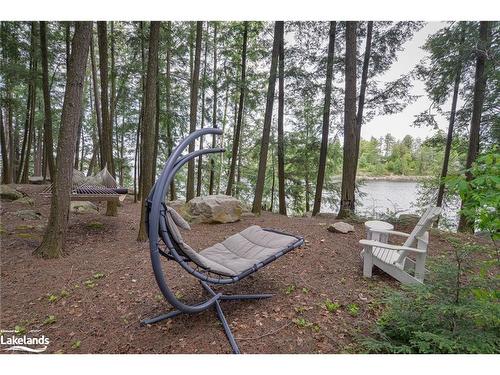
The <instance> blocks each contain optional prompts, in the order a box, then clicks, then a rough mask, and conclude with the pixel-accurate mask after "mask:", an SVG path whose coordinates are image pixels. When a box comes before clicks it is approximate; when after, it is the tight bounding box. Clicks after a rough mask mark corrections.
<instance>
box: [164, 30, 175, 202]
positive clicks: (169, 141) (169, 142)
mask: <svg viewBox="0 0 500 375" xmlns="http://www.w3.org/2000/svg"><path fill="white" fill-rule="evenodd" d="M171 38H172V22H170V21H168V22H167V76H166V87H165V101H166V105H167V113H166V117H167V118H166V120H167V149H168V156H170V154H171V153H172V150H173V148H174V140H173V137H172V96H171V80H172V76H171V73H170V65H171V59H172V40H171ZM174 180H175V179H173V180H172V182H171V183H170V190H169V192H170V200H172V201H173V200H176V199H177V194H176V191H175V181H174Z"/></svg>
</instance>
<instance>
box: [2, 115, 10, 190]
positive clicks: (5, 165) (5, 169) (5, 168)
mask: <svg viewBox="0 0 500 375" xmlns="http://www.w3.org/2000/svg"><path fill="white" fill-rule="evenodd" d="M0 126H1V128H0V145H1V151H2V184H8V183H9V182H10V180H9V159H8V157H7V153H8V150H7V141H6V137H5V130H6V129H5V126H4V122H3V109H2V108H0Z"/></svg>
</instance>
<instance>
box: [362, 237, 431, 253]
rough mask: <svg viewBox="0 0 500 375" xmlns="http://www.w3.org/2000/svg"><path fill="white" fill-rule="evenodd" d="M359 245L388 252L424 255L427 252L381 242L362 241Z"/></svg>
mask: <svg viewBox="0 0 500 375" xmlns="http://www.w3.org/2000/svg"><path fill="white" fill-rule="evenodd" d="M359 243H360V244H361V245H363V246H368V247H381V248H383V249H387V250H394V251H410V252H413V253H421V254H424V253H426V252H427V251H426V250H423V249H415V248H413V247H407V246H399V245H391V244H388V243H385V242H379V241H373V240H361V241H359Z"/></svg>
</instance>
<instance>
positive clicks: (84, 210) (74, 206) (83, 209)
mask: <svg viewBox="0 0 500 375" xmlns="http://www.w3.org/2000/svg"><path fill="white" fill-rule="evenodd" d="M69 210H70V212H72V213H74V214H96V213H98V212H99V210H98V208H97V206H96V205H95V204H94V203H92V202H87V201H72V202H71V204H70V206H69Z"/></svg>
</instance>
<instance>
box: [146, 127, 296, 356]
mask: <svg viewBox="0 0 500 375" xmlns="http://www.w3.org/2000/svg"><path fill="white" fill-rule="evenodd" d="M207 134H214V136H215V135H220V134H222V130H220V129H217V128H205V129H200V130H197V131H195V132H193V133H191V134H190V135H189V136H187V137H186V138H185V139H184V140H183V141H182V142H181V143H180V144H179V145H178V146H177V147H176V148H175V149H174V150H173V151H172V153H171V155H170V157H169V158H168V160H167V162H166V164H165V167H164V169H163V171H162V173H161V175H160V177H159V178H158V180H157V181H156V183H155V185H154V186H153V188H152V189H151V191H150V193H149V196H148V198H147V200H146V208H147V215H146V226H147V232H148V237H149V246H150V255H151V263H152V266H153V272H154V275H155V278H156V282H157V284H158V286H159V288H160V290H161V292H162V294H163V295H164V297H165V299H166V300H167V301H168V302H169V303H170V304H171V305H172V306H173V307H174V308H175V310H174V311H171V312H169V313H166V314H164V315H160V316H157V317H155V318H152V319H146V320H143V321H142V322H141V323H142V324H153V323H157V322H160V321H162V320H165V319H169V318H173V317H175V316H177V315H180V314H194V313H198V312H201V311H205V310H207V309H209V308H212V307H214V308H215V311H216V313H217V316H218V318H219V319H220V321H221V323H222V326H223V328H224V331H225V333H226V336H227V338H228V340H229V343H230V344H231V348H232V350H233V352H234V353H240V350H239V348H238V345H237V343H236V340H235V338H234V336H233V334H232V332H231V329H230V327H229V325H228V323H227V321H226V318H225V316H224V313H223V311H222V308H221V302H222V301H235V300H253V299H262V298H269V297H272V294H250V295H226V294H223V293H216V292H215V291H214V290H213V289H212V288H211V287H210V285H227V284H232V283H236V282H238V281H240V280H242V279H243V278H245V277H247V276H248V275H251V274H253V273H255V272H256V271H258V270H259V269H260V268H262V267H264V266H265V265H267V264H269V263H271V262H272V261H274V260H276V259H278V258H279V257H281V256H282V255H284V254H286V253H287V252H289V251H291V250H293V249H296V248H298V247H300V246H301V245H303V243H304V240H303V238H302V237H300V236H296V235H292V234H286V233H283V232H280V231H277V230H274V229H268V228H261V227H259V226H257V225H253V226H250V227H249V228H247V229H245V230H243V231H241V232H240V233H237V234H234V235H232V236H230V237H229V238H227V239H226V240H224V241H223V242H221V243H217V244H215V245H212V246H210V247H208V248H206V249H204V250H203V251H200V252H196V251H194V250H193V249H192V248H191V247H190V246H189V245H188V244H187V243H186V242H185V241H184V239H183V238H182V235H181V233H180V231H179V227H180V228H183V229H190V227H189V224H188V223H187V222H186V221H184V219H183V218H182V217H181V216H180V215H179V214H178V213H177V212H176V211H175V210H173V209H172V208H170V207H168V206H167V205H166V204H165V203H164V202H165V197H166V194H167V189H168V187H169V186H170V182H171V181H172V180H173V178H174V175H175V173H176V172H177V171H178V170H179V169H180V168H181V167H182V166H183V165H184V164H186V163H187V162H188V161H189V160H192V159H194V158H196V157H198V156H201V155H203V154H212V153H219V152H224V149H222V148H208V149H202V150H197V151H194V152H191V153H189V154H187V155H185V156H182V155H181V153H182V152H183V150H184V149H185V148H186V147H187V146H188V145H189V144H190V143H192V142H194V141H195V140H196V139H197V138H199V137H203V136H204V135H207ZM162 256H163V257H165V258H166V259H167V260H172V261H175V262H177V263H178V264H179V265H180V266H181V267H182V268H183V269H184V271H186V272H187V273H189V274H191V275H192V276H193V277H195V278H196V279H198V281H199V282H200V284H201V286H202V287H203V288H204V289H205V291H206V292H208V298H207V299H206V300H205V301H204V302H201V303H198V304H194V305H189V304H186V303H184V302H182V301H180V300H179V299H178V298H177V297H176V296H175V293H174V292H173V291H172V290H171V288H170V287H169V286H168V284H167V280H166V278H165V274H164V271H163V267H162V261H161V257H162Z"/></svg>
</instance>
